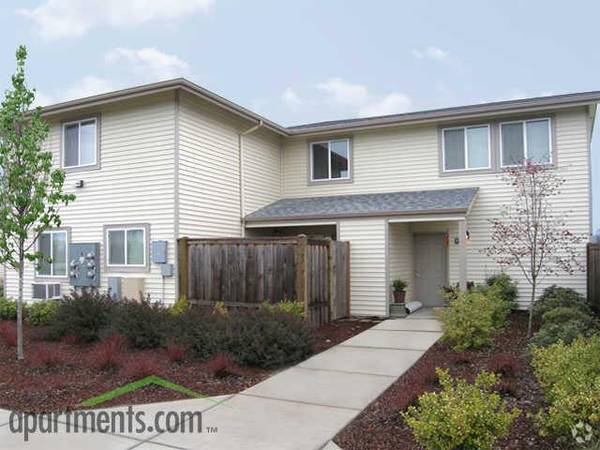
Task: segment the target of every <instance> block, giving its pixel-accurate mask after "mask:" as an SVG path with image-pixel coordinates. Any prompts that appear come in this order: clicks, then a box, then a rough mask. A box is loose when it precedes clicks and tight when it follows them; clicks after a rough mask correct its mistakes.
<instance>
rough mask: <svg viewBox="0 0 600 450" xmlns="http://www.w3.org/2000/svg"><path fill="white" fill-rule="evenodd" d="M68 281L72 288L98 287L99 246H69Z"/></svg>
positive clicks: (92, 244) (95, 244) (94, 244)
mask: <svg viewBox="0 0 600 450" xmlns="http://www.w3.org/2000/svg"><path fill="white" fill-rule="evenodd" d="M69 281H70V282H71V286H74V287H98V286H99V285H100V244H98V243H89V244H71V245H69Z"/></svg>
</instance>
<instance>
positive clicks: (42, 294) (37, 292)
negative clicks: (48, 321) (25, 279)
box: [31, 283, 61, 300]
mask: <svg viewBox="0 0 600 450" xmlns="http://www.w3.org/2000/svg"><path fill="white" fill-rule="evenodd" d="M31 287H32V291H33V295H32V296H31V297H32V299H33V300H50V299H56V298H60V292H61V289H60V283H33V284H32V285H31Z"/></svg>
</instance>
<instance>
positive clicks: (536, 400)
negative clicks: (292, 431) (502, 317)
mask: <svg viewBox="0 0 600 450" xmlns="http://www.w3.org/2000/svg"><path fill="white" fill-rule="evenodd" d="M526 334H527V317H526V315H525V314H523V313H513V314H512V315H511V318H510V323H509V325H508V326H507V328H506V330H505V331H504V332H502V333H501V334H499V335H498V336H497V337H496V339H495V342H494V345H493V347H492V348H489V349H486V350H480V351H468V352H460V353H457V352H454V351H452V349H450V348H449V347H448V345H447V344H445V343H442V342H438V343H436V344H435V345H434V346H433V347H431V348H430V349H429V350H428V351H427V352H426V353H425V354H424V355H423V357H422V358H421V359H420V360H419V361H418V362H417V363H416V364H415V365H414V366H413V367H412V368H411V369H409V370H408V371H407V372H406V373H405V374H404V375H402V376H401V377H400V378H399V379H398V380H397V381H396V382H395V383H394V384H393V385H392V386H390V387H389V388H388V389H387V390H386V391H385V392H384V393H383V394H381V395H380V396H379V397H378V398H377V399H376V400H375V401H374V402H373V403H372V404H371V405H370V406H369V407H368V408H367V409H365V410H364V411H363V412H362V413H361V414H360V415H359V416H357V418H356V419H355V420H354V421H353V422H351V423H350V424H349V425H348V426H346V428H344V429H343V430H342V431H341V432H340V433H339V434H338V435H337V436H336V438H335V442H336V443H337V444H338V445H339V446H340V447H342V448H343V449H345V450H368V449H377V450H386V449H394V450H400V449H411V450H415V449H420V448H421V447H419V446H418V445H417V444H416V442H415V440H414V438H413V435H412V432H411V430H410V428H409V427H408V426H407V425H406V424H405V423H404V420H403V419H402V417H401V416H400V412H401V411H405V410H406V409H407V407H408V406H409V405H411V404H415V402H416V400H417V398H418V396H419V395H421V394H422V393H423V392H426V391H434V390H437V389H438V388H439V386H438V385H437V380H436V377H435V375H434V374H435V368H436V367H442V368H449V369H450V372H451V374H452V375H453V376H459V377H462V378H466V379H468V380H471V381H472V380H473V379H474V378H475V376H476V375H477V373H479V372H480V371H481V370H490V369H491V367H492V366H493V365H494V363H496V362H498V361H500V360H502V359H504V360H506V359H509V360H513V361H515V362H516V364H514V365H513V366H516V370H515V372H516V373H515V374H514V375H512V376H510V375H505V376H503V377H502V379H501V381H500V384H499V386H498V389H499V391H500V392H501V393H502V396H503V397H504V398H505V400H506V401H507V403H508V404H509V407H511V408H512V407H515V406H516V407H518V408H519V409H521V411H522V412H521V415H520V416H519V417H518V418H517V419H516V420H515V422H514V423H513V425H512V427H511V430H510V433H509V436H508V437H507V438H505V439H503V440H502V441H500V442H498V444H497V448H498V449H506V450H508V449H510V450H517V449H525V448H532V449H534V448H535V449H538V450H549V449H560V448H563V447H561V446H560V445H559V444H558V443H557V442H556V441H555V440H553V439H543V438H541V437H540V436H539V434H538V431H537V429H536V426H535V424H534V423H533V419H532V418H531V417H529V416H530V414H531V413H535V412H536V411H537V410H538V409H539V408H540V406H541V405H543V395H542V392H541V389H540V387H539V385H538V383H537V381H536V379H535V376H534V374H533V371H532V369H531V366H530V365H529V359H528V357H527V353H526V347H527V339H526ZM513 357H514V358H513Z"/></svg>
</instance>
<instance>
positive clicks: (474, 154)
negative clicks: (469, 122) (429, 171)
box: [442, 125, 490, 172]
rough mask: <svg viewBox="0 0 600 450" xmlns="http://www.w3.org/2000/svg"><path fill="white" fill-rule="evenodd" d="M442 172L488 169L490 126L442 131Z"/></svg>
mask: <svg viewBox="0 0 600 450" xmlns="http://www.w3.org/2000/svg"><path fill="white" fill-rule="evenodd" d="M442 133H443V136H442V139H443V142H442V149H443V158H444V171H445V172H451V171H458V170H474V169H489V168H490V126H489V125H477V126H469V127H457V128H446V129H444V130H443V131H442Z"/></svg>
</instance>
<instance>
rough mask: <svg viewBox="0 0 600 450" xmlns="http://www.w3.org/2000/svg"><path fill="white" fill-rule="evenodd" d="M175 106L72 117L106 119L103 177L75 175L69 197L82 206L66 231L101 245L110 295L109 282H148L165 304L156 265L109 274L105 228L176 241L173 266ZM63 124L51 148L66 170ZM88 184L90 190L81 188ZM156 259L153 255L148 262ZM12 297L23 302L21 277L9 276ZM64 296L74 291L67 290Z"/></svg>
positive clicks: (66, 222)
mask: <svg viewBox="0 0 600 450" xmlns="http://www.w3.org/2000/svg"><path fill="white" fill-rule="evenodd" d="M174 112H175V109H174V101H173V93H165V94H159V95H154V96H149V97H145V98H143V99H139V100H131V101H124V102H120V103H118V104H114V105H111V106H107V107H104V108H102V109H100V110H96V109H94V110H91V111H86V112H82V113H81V114H75V115H70V116H68V117H64V119H77V118H79V117H85V116H86V115H88V114H98V113H99V114H100V116H101V119H100V127H101V129H100V133H101V134H100V137H101V143H100V165H101V168H100V169H99V170H90V171H85V172H78V173H68V174H67V176H66V181H65V191H66V192H71V193H74V194H76V195H77V199H76V200H75V202H73V203H72V204H70V205H69V206H68V207H66V208H63V209H62V211H61V217H62V226H64V227H70V229H71V242H97V243H100V247H101V254H100V267H101V289H103V290H104V289H106V288H107V278H108V276H123V277H135V278H138V277H141V278H144V279H145V288H146V291H147V292H148V293H149V294H150V295H151V297H152V298H153V299H156V300H159V299H161V297H162V277H161V274H160V267H158V266H157V265H151V271H150V273H118V272H110V273H107V272H106V271H105V270H104V251H105V249H104V242H103V226H104V225H110V224H130V223H136V224H138V223H147V224H149V225H150V236H149V239H151V240H167V241H168V242H169V251H168V255H169V261H170V262H173V260H174V254H175V251H174V245H175V243H174V242H175V241H174V222H173V217H174V208H173V205H174V190H173V175H174V136H175V133H174V123H175V122H174V117H175V115H174ZM62 119H63V118H58V119H56V120H53V121H52V122H51V129H50V135H49V138H48V141H47V143H46V146H47V148H49V149H51V150H52V152H53V154H54V162H55V164H56V165H58V164H59V163H60V158H59V145H60V133H61V126H60V120H62ZM79 180H83V181H84V183H85V186H84V187H83V188H82V189H75V183H76V182H77V181H79ZM147 257H148V258H150V255H147ZM7 272H8V273H7V295H8V296H10V297H16V296H17V276H16V272H14V271H10V270H9V271H7ZM165 281H166V284H165V294H166V297H167V298H168V299H170V298H173V297H174V288H175V284H174V278H167V279H166V280H165ZM33 282H34V269H33V266H32V265H30V264H29V265H28V266H27V268H26V271H25V284H24V297H25V299H30V298H31V284H32V283H33ZM61 284H62V290H63V293H64V294H67V293H68V292H69V290H70V287H69V284H68V283H66V282H63V283H61Z"/></svg>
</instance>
